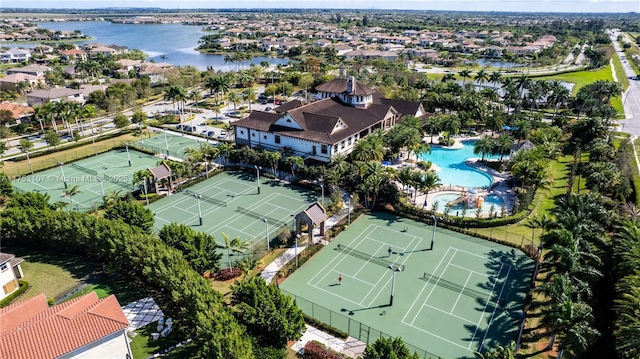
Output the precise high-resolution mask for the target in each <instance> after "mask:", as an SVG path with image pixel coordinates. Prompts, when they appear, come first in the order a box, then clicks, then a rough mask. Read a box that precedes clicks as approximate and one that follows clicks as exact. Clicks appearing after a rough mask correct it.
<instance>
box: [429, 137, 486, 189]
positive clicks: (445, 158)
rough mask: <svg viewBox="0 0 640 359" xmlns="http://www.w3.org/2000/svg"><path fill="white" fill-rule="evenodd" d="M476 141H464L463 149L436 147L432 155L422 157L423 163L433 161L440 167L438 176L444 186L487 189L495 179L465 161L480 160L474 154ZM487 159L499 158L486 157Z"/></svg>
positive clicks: (432, 150)
mask: <svg viewBox="0 0 640 359" xmlns="http://www.w3.org/2000/svg"><path fill="white" fill-rule="evenodd" d="M474 143H475V141H462V144H463V147H462V148H455V149H450V148H442V147H434V148H432V149H431V153H424V154H422V155H420V159H421V160H423V161H431V162H433V163H435V164H436V165H438V167H440V169H441V170H440V172H438V176H439V177H440V183H442V184H443V185H454V186H463V187H486V186H489V185H490V184H491V183H492V182H493V179H492V178H491V177H490V176H489V175H487V174H485V173H483V172H480V171H478V170H476V169H475V168H473V167H471V166H469V165H467V164H466V163H464V161H465V160H466V159H468V158H479V157H480V156H478V155H476V154H474V153H473V144H474ZM485 158H498V157H492V156H485Z"/></svg>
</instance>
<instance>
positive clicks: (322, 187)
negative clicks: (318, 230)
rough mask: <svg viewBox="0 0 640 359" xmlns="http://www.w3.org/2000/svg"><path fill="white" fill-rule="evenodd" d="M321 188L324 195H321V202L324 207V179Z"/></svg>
mask: <svg viewBox="0 0 640 359" xmlns="http://www.w3.org/2000/svg"><path fill="white" fill-rule="evenodd" d="M320 188H321V189H322V197H321V198H322V202H321V204H322V207H324V182H323V181H322V180H321V181H320Z"/></svg>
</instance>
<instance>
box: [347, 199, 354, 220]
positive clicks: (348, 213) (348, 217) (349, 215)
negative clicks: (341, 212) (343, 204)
mask: <svg viewBox="0 0 640 359" xmlns="http://www.w3.org/2000/svg"><path fill="white" fill-rule="evenodd" d="M352 198H353V195H349V198H347V201H348V202H347V222H348V224H351V199H352Z"/></svg>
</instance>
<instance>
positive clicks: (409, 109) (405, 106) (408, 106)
mask: <svg viewBox="0 0 640 359" xmlns="http://www.w3.org/2000/svg"><path fill="white" fill-rule="evenodd" d="M373 103H377V104H382V105H388V106H393V108H395V109H396V110H397V111H398V112H400V115H401V116H415V115H416V113H417V112H418V109H419V108H420V102H413V101H405V100H393V99H390V98H385V97H384V96H382V94H381V93H380V92H379V91H376V93H375V94H373Z"/></svg>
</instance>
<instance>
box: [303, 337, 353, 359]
mask: <svg viewBox="0 0 640 359" xmlns="http://www.w3.org/2000/svg"><path fill="white" fill-rule="evenodd" d="M302 357H303V358H304V359H342V358H344V356H343V355H341V354H340V353H338V352H336V351H335V350H333V349H331V348H327V347H326V346H325V345H324V344H322V343H319V342H317V341H315V340H312V341H310V342H307V344H305V346H304V353H303V354H302Z"/></svg>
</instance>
